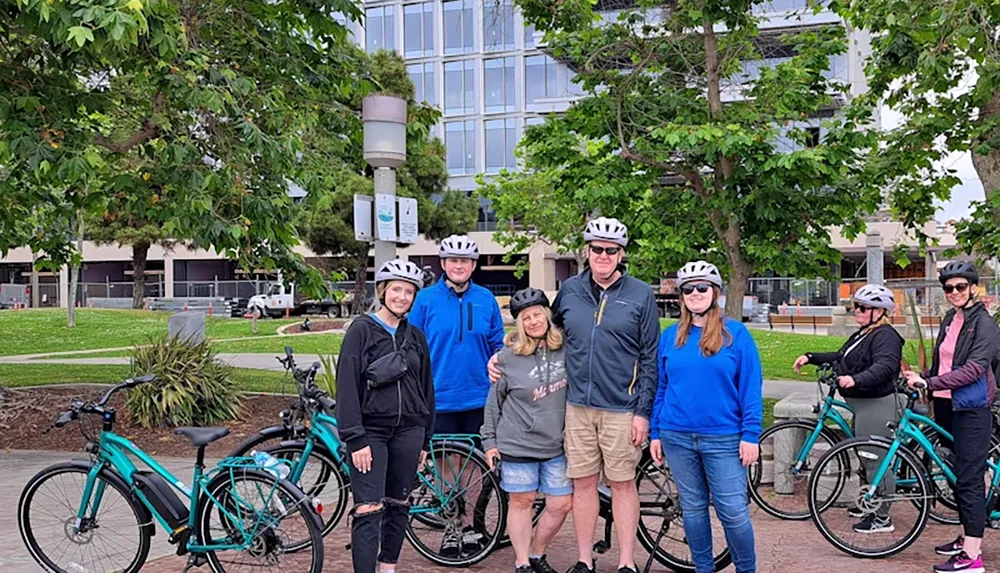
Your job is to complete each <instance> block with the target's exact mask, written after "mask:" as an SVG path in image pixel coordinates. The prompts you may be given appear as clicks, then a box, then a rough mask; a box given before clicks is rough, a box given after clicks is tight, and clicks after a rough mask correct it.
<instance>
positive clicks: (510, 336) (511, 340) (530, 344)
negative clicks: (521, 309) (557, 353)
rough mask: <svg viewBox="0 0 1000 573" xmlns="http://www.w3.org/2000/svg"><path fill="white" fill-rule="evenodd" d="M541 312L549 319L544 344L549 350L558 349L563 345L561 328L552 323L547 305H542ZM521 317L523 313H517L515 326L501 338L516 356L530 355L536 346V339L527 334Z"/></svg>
mask: <svg viewBox="0 0 1000 573" xmlns="http://www.w3.org/2000/svg"><path fill="white" fill-rule="evenodd" d="M542 312H543V313H545V319H546V320H548V321H549V331H548V333H546V334H545V346H547V347H548V349H549V350H559V349H560V348H562V345H563V333H562V330H560V329H559V327H558V326H556V325H554V324H552V311H551V310H550V309H549V307H547V306H543V307H542ZM523 317H524V314H518V315H517V320H515V321H514V324H515V325H516V326H517V328H516V329H515V330H513V331H511V332H508V333H507V336H505V337H504V339H503V343H504V345H506V346H510V347H511V348H513V350H514V354H516V355H518V356H531V355H532V354H534V353H535V349H536V348H537V347H538V341H537V340H536V339H534V338H532V337H530V336H528V333H527V332H525V331H524V321H523V320H522V318H523Z"/></svg>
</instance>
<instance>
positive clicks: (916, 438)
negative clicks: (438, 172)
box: [865, 408, 1000, 520]
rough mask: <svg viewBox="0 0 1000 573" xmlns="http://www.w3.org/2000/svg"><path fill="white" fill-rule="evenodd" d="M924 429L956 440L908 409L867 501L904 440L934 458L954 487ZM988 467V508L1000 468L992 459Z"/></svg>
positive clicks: (994, 514) (994, 516)
mask: <svg viewBox="0 0 1000 573" xmlns="http://www.w3.org/2000/svg"><path fill="white" fill-rule="evenodd" d="M923 428H930V429H932V430H934V431H935V432H937V433H938V434H939V435H940V436H942V437H944V438H947V439H948V440H951V441H953V440H954V437H953V436H952V435H951V434H949V433H948V432H946V431H945V430H944V428H942V427H941V426H939V425H938V424H937V423H935V422H934V420H932V419H930V418H928V417H927V416H924V415H922V414H918V413H916V412H914V411H912V410H911V409H910V408H906V409H905V410H904V411H903V417H902V418H901V419H900V421H899V424H898V425H897V426H896V430H895V436H894V437H893V440H892V444H891V445H890V446H889V451H888V452H887V453H886V455H885V459H884V460H882V463H881V464H880V465H879V468H878V470H877V471H876V472H875V476H874V477H873V479H872V481H871V483H872V488H871V489H870V490H869V491H868V492H866V493H865V499H866V500H868V501H870V500H871V499H872V497H873V495H874V492H875V491H876V489H877V487H878V484H880V483H882V478H884V477H885V473H886V472H887V471H888V468H889V466H890V465H891V464H892V463H893V461H894V460H895V459H896V453H897V452H898V451H899V448H901V447H903V441H904V440H907V439H909V440H912V442H916V443H917V444H918V445H919V446H920V449H922V450H923V451H925V452H926V453H927V454H928V455H929V456H930V458H931V461H932V462H933V463H934V464H935V465H936V466H937V467H938V468H939V469H940V470H941V471H942V472H943V474H944V477H945V479H947V480H948V483H949V484H951V485H955V473H954V472H953V471H952V470H951V468H950V467H949V466H948V464H947V463H945V462H944V461H943V460H942V459H941V457H940V456H938V453H937V452H936V451H935V450H934V445H933V444H931V441H930V440H929V439H928V438H927V436H926V435H925V434H924V432H923ZM986 467H987V468H988V469H990V470H991V471H992V472H993V478H992V480H991V482H990V489H989V491H988V492H987V495H986V503H987V506H989V505H990V502H991V500H992V497H993V495H994V494H995V492H996V491H997V490H998V485H1000V464H998V463H997V461H996V460H994V459H992V458H987V460H986ZM988 519H991V520H995V519H1000V511H998V510H996V509H994V510H991V511H990V514H989V516H988Z"/></svg>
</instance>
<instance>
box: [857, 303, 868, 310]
mask: <svg viewBox="0 0 1000 573" xmlns="http://www.w3.org/2000/svg"><path fill="white" fill-rule="evenodd" d="M859 310H860V311H861V312H864V311H867V310H871V307H869V306H865V305H863V304H858V303H854V312H857V311H859Z"/></svg>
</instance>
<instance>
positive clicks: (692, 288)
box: [681, 283, 712, 294]
mask: <svg viewBox="0 0 1000 573" xmlns="http://www.w3.org/2000/svg"><path fill="white" fill-rule="evenodd" d="M710 288H712V286H711V285H707V284H705V283H701V284H700V285H684V286H682V287H681V292H682V293H684V294H691V293H693V292H694V291H696V290H697V291H698V292H700V293H702V294H705V293H706V292H708V290H709V289H710Z"/></svg>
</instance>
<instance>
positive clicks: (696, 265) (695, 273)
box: [677, 261, 722, 289]
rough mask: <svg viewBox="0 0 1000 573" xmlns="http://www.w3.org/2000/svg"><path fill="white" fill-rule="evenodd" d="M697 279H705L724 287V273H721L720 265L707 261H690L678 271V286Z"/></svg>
mask: <svg viewBox="0 0 1000 573" xmlns="http://www.w3.org/2000/svg"><path fill="white" fill-rule="evenodd" d="M696 281H705V282H708V283H712V284H713V285H715V286H717V287H719V288H720V289H721V288H722V275H721V274H719V269H718V267H716V266H715V265H713V264H712V263H709V262H706V261H693V262H690V263H688V264H686V265H684V266H683V267H681V270H679V271H677V288H680V287H682V286H684V285H685V284H687V283H693V282H696Z"/></svg>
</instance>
